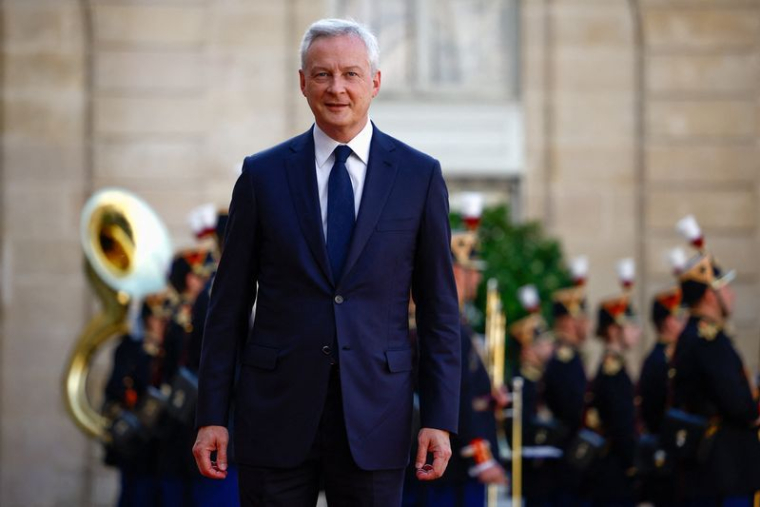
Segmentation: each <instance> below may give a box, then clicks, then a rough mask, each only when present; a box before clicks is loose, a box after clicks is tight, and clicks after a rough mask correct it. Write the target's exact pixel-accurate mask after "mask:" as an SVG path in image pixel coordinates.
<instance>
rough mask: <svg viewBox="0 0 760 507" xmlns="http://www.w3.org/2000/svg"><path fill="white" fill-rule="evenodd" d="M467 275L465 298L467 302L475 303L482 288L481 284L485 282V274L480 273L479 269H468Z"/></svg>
mask: <svg viewBox="0 0 760 507" xmlns="http://www.w3.org/2000/svg"><path fill="white" fill-rule="evenodd" d="M466 273H467V283H466V287H467V289H466V291H465V298H466V299H467V301H474V300H475V297H477V295H478V287H480V282H482V281H483V273H481V272H480V271H478V270H477V269H466Z"/></svg>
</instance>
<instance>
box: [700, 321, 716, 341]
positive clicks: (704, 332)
mask: <svg viewBox="0 0 760 507" xmlns="http://www.w3.org/2000/svg"><path fill="white" fill-rule="evenodd" d="M719 332H720V326H719V325H718V324H714V323H712V322H708V321H706V320H700V321H699V324H698V325H697V334H699V337H700V338H702V339H703V340H706V341H708V342H711V341H713V340H714V339H715V337H716V336H718V333H719Z"/></svg>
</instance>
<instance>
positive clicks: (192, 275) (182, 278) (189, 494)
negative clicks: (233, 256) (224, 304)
mask: <svg viewBox="0 0 760 507" xmlns="http://www.w3.org/2000/svg"><path fill="white" fill-rule="evenodd" d="M213 269H214V256H213V252H212V251H210V250H208V249H201V248H196V249H187V250H183V251H181V252H179V253H178V254H176V255H175V257H174V260H173V262H172V266H171V272H170V273H169V282H170V284H171V286H172V288H173V289H174V291H175V292H176V304H175V307H174V310H173V313H172V317H171V319H170V320H169V323H168V325H167V328H166V335H165V337H164V349H165V360H164V366H163V371H162V372H161V381H162V382H163V383H165V384H167V385H168V386H170V387H169V390H170V391H171V392H172V394H174V391H178V392H181V393H182V395H181V397H180V398H173V399H170V400H169V402H168V403H167V409H168V410H169V411H171V414H169V417H167V423H166V424H167V429H166V431H165V432H164V434H163V435H162V436H161V438H160V440H159V456H158V465H157V466H158V473H159V476H160V483H161V489H162V495H163V497H164V499H165V502H167V505H178V506H180V505H182V506H184V505H197V500H196V489H197V487H198V483H199V481H200V478H201V476H200V474H199V473H198V470H197V467H196V466H195V460H194V458H193V455H192V446H193V442H194V440H195V427H194V424H193V415H194V407H192V406H190V405H192V402H191V400H188V396H190V393H191V392H192V391H193V389H195V386H194V385H192V384H193V383H196V382H197V381H196V380H195V378H194V377H193V375H192V374H191V372H190V371H189V370H188V369H187V368H186V366H187V364H188V345H189V342H190V336H191V334H192V331H193V327H192V308H193V304H194V302H195V299H196V298H197V297H198V295H199V294H200V293H201V291H202V290H203V288H204V287H205V285H206V282H207V280H208V277H209V276H210V275H211V273H212V272H213ZM174 402H176V403H177V404H180V403H181V404H183V405H186V406H184V407H183V410H182V413H177V412H176V411H172V410H171V409H172V408H173V406H174Z"/></svg>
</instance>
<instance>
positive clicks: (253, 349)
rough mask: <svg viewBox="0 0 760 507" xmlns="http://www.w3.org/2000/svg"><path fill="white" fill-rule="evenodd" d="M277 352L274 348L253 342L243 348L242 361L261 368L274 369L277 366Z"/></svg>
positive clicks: (247, 364)
mask: <svg viewBox="0 0 760 507" xmlns="http://www.w3.org/2000/svg"><path fill="white" fill-rule="evenodd" d="M277 352H278V351H277V349H275V348H272V347H264V346H263V345H256V344H255V343H253V344H250V345H248V346H247V347H246V348H245V351H244V352H243V360H242V363H243V364H244V365H246V366H255V367H256V368H261V369H263V370H274V369H275V367H276V366H277Z"/></svg>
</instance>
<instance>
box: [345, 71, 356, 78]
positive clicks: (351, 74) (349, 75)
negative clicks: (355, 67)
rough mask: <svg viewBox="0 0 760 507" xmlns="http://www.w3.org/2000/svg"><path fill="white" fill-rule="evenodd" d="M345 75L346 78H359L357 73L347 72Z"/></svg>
mask: <svg viewBox="0 0 760 507" xmlns="http://www.w3.org/2000/svg"><path fill="white" fill-rule="evenodd" d="M347 75H348V77H359V73H358V72H354V71H350V72H347Z"/></svg>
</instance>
